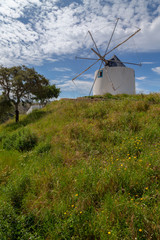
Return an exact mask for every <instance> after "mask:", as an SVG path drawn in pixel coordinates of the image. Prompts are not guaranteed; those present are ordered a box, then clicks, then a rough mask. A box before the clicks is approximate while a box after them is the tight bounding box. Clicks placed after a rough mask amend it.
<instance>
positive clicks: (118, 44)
mask: <svg viewBox="0 0 160 240" xmlns="http://www.w3.org/2000/svg"><path fill="white" fill-rule="evenodd" d="M139 31H141V29H140V28H139V29H138V30H137V31H136V32H135V33H133V34H132V35H130V36H129V37H128V38H127V39H126V40H124V41H123V42H121V43H119V44H118V45H117V46H115V47H114V48H112V49H111V50H110V51H109V52H107V53H106V54H104V56H103V58H105V56H106V55H108V54H109V53H111V52H112V51H114V50H115V49H116V48H118V47H119V46H121V45H122V44H124V43H125V42H127V41H128V40H129V39H130V38H132V37H133V36H134V35H136V34H137V33H138V32H139Z"/></svg>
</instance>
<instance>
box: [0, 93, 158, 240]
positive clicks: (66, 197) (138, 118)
mask: <svg viewBox="0 0 160 240" xmlns="http://www.w3.org/2000/svg"><path fill="white" fill-rule="evenodd" d="M159 181H160V95H159V94H150V95H136V96H127V95H121V96H116V97H113V96H111V95H109V94H108V95H106V96H105V97H104V98H86V99H79V100H60V101H55V102H52V103H51V104H48V105H47V106H46V107H45V108H44V109H41V110H39V111H34V112H33V113H31V114H30V115H28V116H21V118H20V122H19V123H18V124H16V123H14V122H12V121H9V122H7V123H6V124H2V125H0V239H16V240H17V239H26V240H28V239H47V240H50V239H53V240H56V239H60V240H66V239H67V240H70V239H75V240H76V239H77V240H79V239H84V240H94V239H97V240H106V239H116V240H117V239H160V225H159V223H160V192H159V190H160V182H159Z"/></svg>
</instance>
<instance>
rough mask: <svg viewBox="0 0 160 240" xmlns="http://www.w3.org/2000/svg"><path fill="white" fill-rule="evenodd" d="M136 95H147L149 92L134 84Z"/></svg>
mask: <svg viewBox="0 0 160 240" xmlns="http://www.w3.org/2000/svg"><path fill="white" fill-rule="evenodd" d="M136 93H137V94H140V93H145V94H148V93H150V91H149V90H148V89H145V88H142V87H141V86H140V84H139V83H137V82H136Z"/></svg>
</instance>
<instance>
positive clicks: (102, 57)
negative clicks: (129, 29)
mask: <svg viewBox="0 0 160 240" xmlns="http://www.w3.org/2000/svg"><path fill="white" fill-rule="evenodd" d="M140 30H141V29H138V30H137V31H136V32H135V33H133V34H132V35H130V36H129V37H128V38H127V39H125V40H124V41H123V42H121V43H119V44H118V45H116V46H115V47H114V48H112V49H111V50H110V51H109V52H107V53H105V54H104V55H103V56H101V55H100V56H101V57H100V58H99V59H98V60H97V61H96V62H94V63H93V64H92V65H90V66H89V67H88V68H86V69H85V70H84V71H83V72H81V73H80V74H78V75H77V76H76V77H74V78H73V79H72V81H74V80H75V79H76V78H78V77H79V76H81V75H82V74H83V73H85V72H86V71H88V70H89V69H90V68H91V67H93V66H94V65H95V64H96V63H98V62H99V61H100V60H102V59H104V58H105V56H106V55H108V54H109V53H111V52H112V51H114V50H115V49H116V48H118V47H119V46H121V45H122V44H124V43H125V42H127V41H128V40H129V39H130V38H132V37H133V36H134V35H136V34H137V33H138V32H139V31H140ZM94 51H95V50H94ZM106 61H107V60H106ZM101 66H102V63H101ZM101 66H100V68H101ZM96 78H97V77H96ZM96 78H95V80H96ZM95 80H94V83H93V85H92V88H91V90H90V93H91V91H92V89H93V87H94V84H95Z"/></svg>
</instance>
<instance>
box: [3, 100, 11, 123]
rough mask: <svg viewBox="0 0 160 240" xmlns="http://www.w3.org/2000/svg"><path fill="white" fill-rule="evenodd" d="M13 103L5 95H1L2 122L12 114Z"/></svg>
mask: <svg viewBox="0 0 160 240" xmlns="http://www.w3.org/2000/svg"><path fill="white" fill-rule="evenodd" d="M12 110H13V105H12V104H11V102H10V101H9V100H8V99H7V98H6V97H5V96H4V95H1V96H0V123H2V122H4V121H6V120H7V119H8V118H9V115H12Z"/></svg>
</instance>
